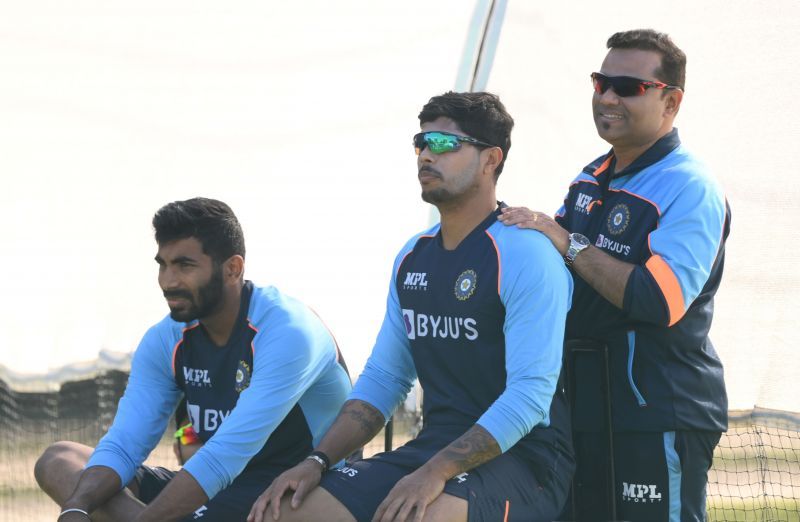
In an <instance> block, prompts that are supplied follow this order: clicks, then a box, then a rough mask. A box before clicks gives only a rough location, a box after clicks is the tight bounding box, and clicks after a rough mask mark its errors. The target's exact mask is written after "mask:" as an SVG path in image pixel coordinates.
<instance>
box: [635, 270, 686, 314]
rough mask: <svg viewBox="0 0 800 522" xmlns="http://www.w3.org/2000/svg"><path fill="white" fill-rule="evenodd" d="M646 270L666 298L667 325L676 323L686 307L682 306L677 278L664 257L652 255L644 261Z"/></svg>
mask: <svg viewBox="0 0 800 522" xmlns="http://www.w3.org/2000/svg"><path fill="white" fill-rule="evenodd" d="M645 267H646V268H647V270H649V271H650V273H651V274H653V277H654V278H655V280H656V283H658V287H659V288H660V289H661V293H662V294H664V299H666V300H667V307H668V308H669V326H672V325H673V324H675V323H677V322H678V321H679V320H680V319H681V317H683V314H685V313H686V309H685V308H684V306H683V291H682V290H681V284H680V283H679V282H678V278H677V277H675V273H674V272H673V271H672V269H671V268H670V267H669V265H668V264H667V262H666V261H664V258H663V257H661V256H653V257H651V258H650V259H648V260H647V263H645Z"/></svg>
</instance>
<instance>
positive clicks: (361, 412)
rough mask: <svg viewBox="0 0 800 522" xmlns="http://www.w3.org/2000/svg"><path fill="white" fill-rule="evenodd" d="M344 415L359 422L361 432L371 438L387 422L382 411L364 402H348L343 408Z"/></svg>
mask: <svg viewBox="0 0 800 522" xmlns="http://www.w3.org/2000/svg"><path fill="white" fill-rule="evenodd" d="M342 415H343V416H344V415H346V416H347V417H349V418H350V419H351V420H353V421H355V422H357V423H358V425H359V426H360V427H361V431H362V432H364V434H367V435H369V436H370V437H371V436H372V435H375V434H376V433H378V432H379V431H381V428H383V425H384V424H385V422H386V420H385V419H384V418H383V414H382V413H381V412H380V411H378V410H377V409H376V408H374V407H373V406H371V405H369V404H367V403H366V402H364V401H356V400H353V401H347V402H346V403H345V404H344V406H343V407H342Z"/></svg>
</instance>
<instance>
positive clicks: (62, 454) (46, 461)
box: [33, 441, 92, 501]
mask: <svg viewBox="0 0 800 522" xmlns="http://www.w3.org/2000/svg"><path fill="white" fill-rule="evenodd" d="M91 453H92V448H90V447H89V446H84V445H83V444H78V443H76V442H70V441H59V442H56V443H54V444H52V445H51V446H49V447H48V448H47V449H46V450H44V453H42V456H41V457H39V458H38V459H37V460H36V464H35V465H34V466H33V475H34V477H35V478H36V482H37V483H38V484H39V487H41V488H42V490H44V492H45V493H47V494H48V495H50V496H51V497H53V498H54V499H55V500H56V501H58V500H59V499H60V498H62V497H63V496H64V495H68V494H69V492H71V491H72V488H74V486H75V483H76V482H77V479H78V477H79V476H80V473H81V471H82V470H83V467H84V466H85V465H86V462H88V460H89V456H90V455H91ZM67 489H69V491H68V492H66V493H64V491H65V490H67Z"/></svg>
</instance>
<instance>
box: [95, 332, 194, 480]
mask: <svg viewBox="0 0 800 522" xmlns="http://www.w3.org/2000/svg"><path fill="white" fill-rule="evenodd" d="M180 337H181V330H180V327H179V326H178V325H177V323H174V322H173V321H170V320H168V319H165V320H164V321H162V322H161V323H159V324H157V325H155V326H153V327H152V328H150V330H148V331H147V333H146V334H145V335H144V337H143V338H142V341H141V342H140V343H139V347H138V348H137V349H136V353H135V354H134V356H133V361H132V363H131V373H130V377H129V378H128V385H127V386H126V387H125V393H124V395H123V396H122V399H120V401H119V406H118V407H117V414H116V416H115V417H114V422H113V423H112V424H111V428H109V430H108V433H107V434H106V435H105V436H104V437H103V438H102V439H100V442H99V443H98V444H97V448H95V450H94V452H93V453H92V456H91V457H90V458H89V462H88V463H87V464H86V467H87V468H89V467H92V466H108V467H109V468H111V469H113V470H114V471H115V472H116V473H117V475H119V478H120V482H121V483H122V486H123V487H125V486H126V485H127V484H128V483H129V482H130V481H131V479H132V478H133V475H134V473H135V472H136V468H138V467H139V466H140V465H141V464H142V462H144V460H145V459H146V458H147V456H148V455H149V454H150V452H151V451H152V450H153V448H155V447H156V445H157V444H158V441H159V440H160V439H161V436H162V435H163V434H164V430H165V429H166V428H167V423H168V422H169V418H170V416H171V415H172V413H173V411H175V407H176V405H177V404H178V400H179V399H180V397H181V395H182V393H181V391H180V389H179V388H178V386H177V384H175V378H174V376H173V374H172V349H173V347H174V346H175V344H176V343H177V342H178V341H179V340H180Z"/></svg>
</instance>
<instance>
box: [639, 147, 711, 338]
mask: <svg viewBox="0 0 800 522" xmlns="http://www.w3.org/2000/svg"><path fill="white" fill-rule="evenodd" d="M674 170H675V171H674V172H672V171H670V170H665V172H664V174H663V176H664V177H667V178H669V179H674V180H675V181H673V183H672V185H671V186H667V187H666V188H664V187H659V188H661V189H662V190H663V194H657V195H658V196H660V197H659V198H654V199H655V201H656V202H657V203H659V204H660V206H661V208H660V216H659V222H658V227H657V228H656V229H655V230H653V231H652V232H651V233H650V236H649V238H648V243H649V247H650V251H651V253H652V256H651V257H650V258H649V259H648V260H647V261H646V263H645V265H644V267H637V268H636V269H635V271H634V273H633V274H632V275H631V279H630V280H629V284H628V287H629V288H627V289H626V295H625V310H626V311H627V312H628V313H629V314H630V316H631V318H633V319H636V320H639V321H647V322H655V323H656V324H664V325H665V326H672V325H673V324H675V323H676V322H678V321H679V320H680V319H681V318H682V317H683V316H684V314H685V313H686V311H687V310H688V309H689V307H690V306H691V304H692V303H693V302H694V300H695V299H696V298H697V296H698V295H700V292H701V291H702V289H703V287H704V286H705V284H706V282H707V281H708V278H709V276H710V274H711V269H712V267H713V266H714V263H715V261H716V258H717V255H718V254H719V251H720V245H721V244H722V241H723V231H724V228H725V221H726V205H725V197H724V195H723V193H722V190H721V189H720V188H719V186H718V185H717V184H716V182H715V181H713V179H712V178H711V177H710V176H709V175H708V174H707V173H706V171H705V167H703V166H702V164H700V163H698V162H696V161H687V162H684V163H681V164H679V166H678V167H676V168H674ZM662 185H665V184H663V183H662ZM653 296H656V297H655V298H654V297H653Z"/></svg>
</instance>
